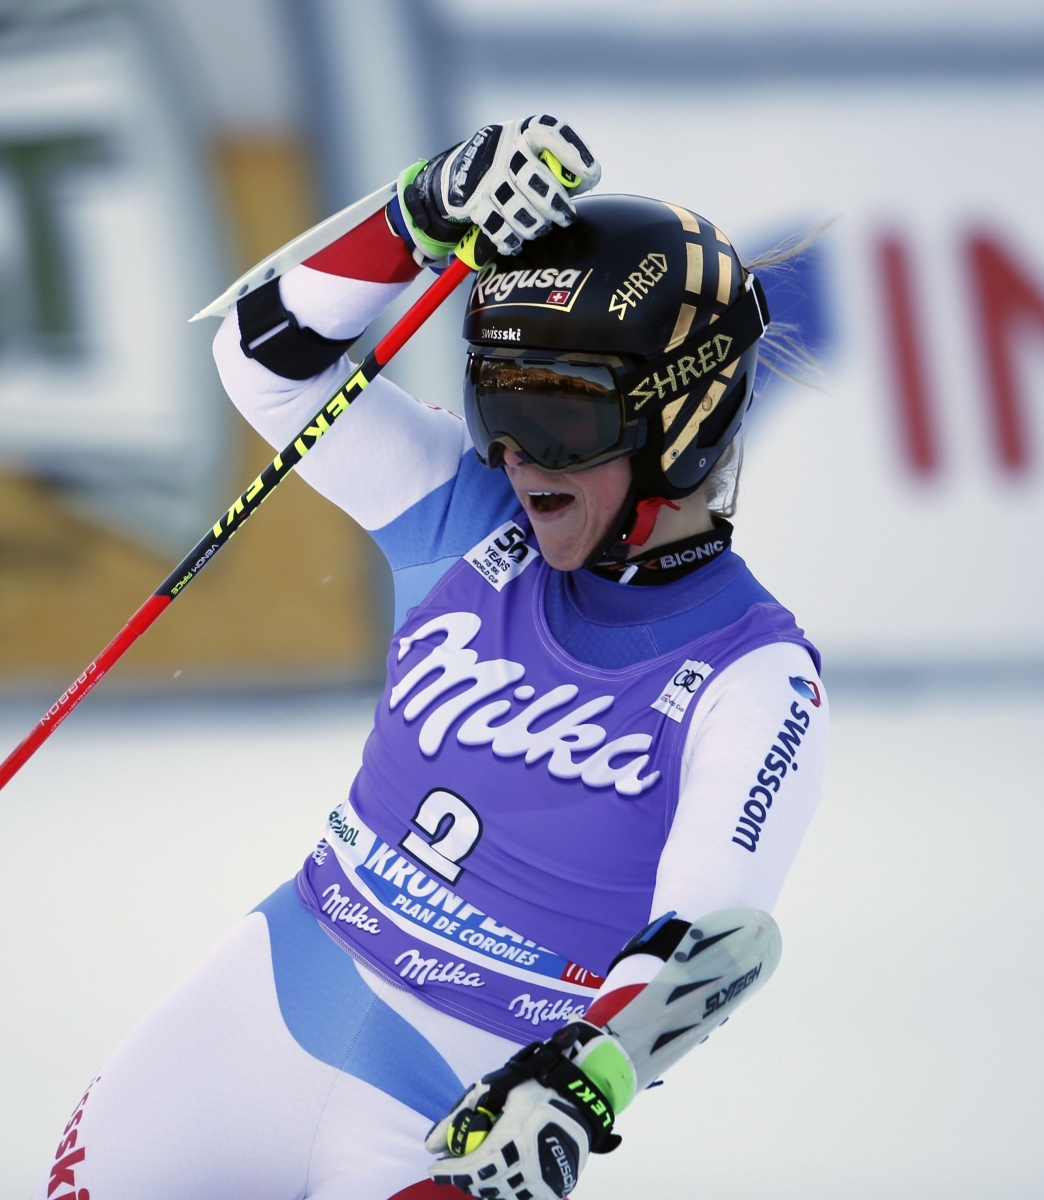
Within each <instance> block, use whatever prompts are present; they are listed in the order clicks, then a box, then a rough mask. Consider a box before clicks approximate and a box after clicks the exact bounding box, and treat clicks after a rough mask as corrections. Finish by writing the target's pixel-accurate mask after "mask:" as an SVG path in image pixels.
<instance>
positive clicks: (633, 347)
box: [464, 195, 769, 499]
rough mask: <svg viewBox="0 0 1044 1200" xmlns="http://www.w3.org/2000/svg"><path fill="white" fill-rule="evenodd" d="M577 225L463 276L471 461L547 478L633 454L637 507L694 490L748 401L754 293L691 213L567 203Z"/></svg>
mask: <svg viewBox="0 0 1044 1200" xmlns="http://www.w3.org/2000/svg"><path fill="white" fill-rule="evenodd" d="M576 210H577V219H576V221H575V222H574V224H573V225H571V226H570V227H569V228H568V229H560V228H555V229H553V230H552V232H551V233H550V234H549V235H548V236H546V237H544V238H541V239H539V240H536V241H533V242H528V243H526V244H525V245H524V246H523V248H522V250H521V252H520V253H519V254H518V255H517V256H515V257H511V258H506V257H497V258H494V259H492V260H491V261H490V262H489V263H487V264H486V266H485V267H483V269H482V270H481V271H480V272H479V273H478V275H477V277H476V279H475V282H474V284H473V286H472V290H471V296H470V298H469V301H468V307H467V312H466V315H465V318H464V337H465V338H466V339H467V341H468V342H469V343H470V349H471V353H470V356H469V362H468V371H467V376H466V379H465V387H464V392H465V397H464V399H465V413H466V416H467V421H468V427H469V430H470V432H471V435H472V437H473V439H474V441H475V446H476V449H477V451H478V453H479V455H480V457H482V458H483V459H484V460H485V461H488V462H490V463H491V464H493V465H495V464H496V462H497V461H499V456H500V454H502V450H503V447H510V448H511V449H513V450H515V451H516V453H519V454H521V455H522V457H523V458H524V459H526V460H528V461H531V462H534V463H536V465H538V466H540V467H542V468H543V469H544V470H548V471H571V470H579V469H581V468H583V467H586V466H592V465H595V464H596V463H599V462H604V461H606V460H608V459H610V458H615V457H619V456H621V455H624V454H627V455H632V456H634V459H635V462H634V468H635V480H636V484H637V495H638V496H639V497H641V496H654V495H657V496H664V497H666V498H668V499H677V498H678V497H679V496H683V495H687V494H688V493H689V492H692V491H693V490H694V489H695V488H697V487H698V486H699V485H700V483H702V482H703V480H704V479H705V478H706V477H707V475H708V474H709V473H710V471H711V469H712V468H713V467H714V464H715V463H716V462H717V461H718V459H719V458H720V456H721V454H722V452H723V451H724V450H725V448H726V447H727V446H728V444H729V443H730V442H731V441H732V439H733V437H734V436H735V435H736V433H737V431H738V429H739V427H740V424H741V423H742V421H743V417H744V415H745V413H746V411H747V408H748V407H749V404H750V399H751V394H752V390H753V386H754V371H755V367H756V364H757V354H758V351H757V343H758V340H759V338H760V337H761V336H762V334H763V333H764V332H765V328H766V326H767V325H768V321H769V316H768V307H767V304H766V303H765V297H764V293H763V292H762V290H761V286H760V284H759V283H758V281H757V280H756V279H755V278H754V276H752V275H750V274H749V273H748V272H747V271H746V270H745V269H744V267H743V264H742V263H741V262H740V260H739V257H738V256H737V254H736V251H735V250H734V249H733V247H732V245H731V243H730V242H729V240H728V239H727V238H726V237H725V235H724V234H723V233H721V231H720V230H719V229H718V228H717V227H716V226H715V225H713V224H712V223H711V222H710V221H708V220H706V219H705V218H704V217H701V216H698V215H696V214H695V213H692V212H690V211H689V210H688V209H685V208H680V207H678V206H677V205H673V204H666V203H664V202H662V201H659V200H651V199H647V198H645V197H642V196H603V195H594V196H581V197H580V198H579V199H578V200H577V201H576Z"/></svg>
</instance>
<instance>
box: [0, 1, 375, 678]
mask: <svg viewBox="0 0 1044 1200" xmlns="http://www.w3.org/2000/svg"><path fill="white" fill-rule="evenodd" d="M252 7H254V8H256V9H258V10H259V11H257V12H256V13H252V14H250V16H251V17H252V18H255V20H254V21H253V23H252V22H250V21H248V22H247V24H248V26H250V28H249V30H248V31H247V33H246V35H245V36H244V35H242V34H241V33H240V32H239V31H238V30H237V28H236V26H237V24H238V17H239V14H237V13H235V12H233V11H231V9H233V8H235V6H230V9H229V11H228V12H227V13H225V14H224V18H225V23H224V24H222V14H221V11H220V10H221V6H220V5H218V6H216V7H211V6H207V5H202V4H201V5H193V6H188V8H187V9H186V10H185V11H184V12H179V11H177V10H176V8H174V7H172V6H167V5H163V4H156V5H155V6H151V7H150V6H133V5H129V6H128V5H124V6H115V5H114V6H108V7H106V6H100V5H95V4H92V5H76V4H58V5H28V6H24V7H22V8H18V7H15V8H9V12H8V15H7V19H6V21H5V22H4V27H2V28H0V572H2V579H0V584H2V586H0V629H2V636H0V683H2V684H3V685H4V686H5V687H6V688H7V690H11V689H14V690H21V691H25V690H30V691H33V692H43V691H51V690H56V689H58V690H60V689H61V688H62V687H64V686H65V684H66V683H67V682H68V681H69V680H70V679H71V678H73V677H75V675H76V674H77V673H78V672H79V671H80V670H81V669H82V667H83V666H84V665H85V663H86V662H88V661H89V660H90V659H91V658H93V657H94V655H95V654H96V653H97V652H98V650H99V649H100V648H101V647H102V646H104V645H105V644H106V643H107V642H108V640H109V639H110V638H111V637H112V636H113V634H114V633H115V632H116V630H118V629H119V628H120V626H121V625H122V623H123V622H124V620H126V618H127V616H128V615H129V614H130V613H132V612H133V611H134V610H135V609H136V608H137V606H138V605H139V604H140V603H141V601H142V599H143V598H144V597H146V596H147V595H148V594H149V593H150V592H151V591H152V590H153V589H154V588H155V587H156V585H157V583H158V582H159V581H160V580H161V579H162V578H163V577H164V575H165V574H166V573H167V571H168V570H169V569H170V566H171V564H172V563H173V562H175V561H176V560H177V559H178V558H179V557H180V556H181V555H182V554H183V553H184V551H185V549H186V548H187V547H189V546H191V545H192V544H193V542H194V541H195V540H196V539H197V538H198V537H199V535H200V533H201V532H202V531H203V530H205V529H206V528H207V526H208V525H209V524H211V523H212V521H213V519H214V515H215V513H217V512H219V511H220V510H222V509H223V508H224V506H225V505H226V503H227V502H228V500H229V498H230V496H233V495H235V494H236V493H237V492H238V491H239V490H240V488H241V484H242V481H243V480H246V479H248V478H250V477H251V476H252V475H253V474H256V472H257V470H259V469H260V467H261V466H262V465H264V463H266V462H267V461H268V459H269V458H270V457H271V453H270V451H269V450H268V449H267V447H266V446H265V445H264V444H263V443H262V442H261V440H260V439H259V438H257V437H256V435H254V434H253V433H252V431H250V430H249V429H248V428H247V427H246V426H245V423H244V422H242V420H241V419H240V418H239V417H238V415H237V414H235V412H234V410H233V409H232V407H231V405H229V403H228V401H227V400H226V398H225V396H224V394H223V391H222V389H221V385H220V382H219V380H218V378H217V373H216V370H215V368H214V364H213V360H212V358H211V354H210V342H211V340H212V338H213V335H214V331H215V329H216V323H214V322H210V323H205V324H196V325H189V324H188V317H189V316H190V315H191V314H192V313H193V312H195V311H196V310H197V309H198V308H199V307H201V306H202V305H203V304H205V303H207V302H208V301H209V300H211V299H212V298H213V297H214V296H215V295H217V293H218V292H219V291H221V290H222V289H223V288H224V287H225V286H226V285H227V283H228V281H229V279H230V278H232V277H233V276H234V274H235V273H237V272H238V271H239V270H241V269H242V268H244V267H246V266H248V265H250V264H251V263H253V262H255V261H257V259H259V258H260V257H262V256H263V255H265V254H267V253H268V252H269V251H270V250H272V249H275V248H276V247H277V246H279V245H281V244H282V243H283V242H284V241H286V240H288V239H289V238H291V237H293V236H294V235H295V234H296V233H299V232H300V231H301V230H302V229H304V228H307V227H308V226H309V225H311V224H312V223H313V222H314V221H315V220H317V219H318V218H319V216H320V214H321V211H322V206H321V204H320V202H319V199H318V196H317V190H316V183H315V161H314V155H313V153H312V147H311V144H310V143H309V141H308V139H307V138H306V137H305V136H304V133H303V132H302V126H303V124H304V122H303V121H300V120H298V119H297V115H296V110H295V108H294V105H295V103H296V101H295V100H294V97H293V95H292V86H291V83H290V79H291V77H292V76H293V74H294V70H295V64H294V62H293V59H292V55H290V54H289V52H288V50H287V49H286V48H285V46H284V45H283V42H282V39H281V37H280V35H279V30H278V20H277V18H278V14H277V13H275V12H274V11H270V12H268V13H267V24H266V23H265V21H264V20H263V18H264V17H265V16H266V14H265V13H264V12H263V11H260V10H261V9H262V8H263V6H252ZM258 24H260V27H258ZM208 27H209V28H208ZM266 34H267V37H266V36H265V35H266ZM215 40H217V41H218V42H219V43H220V45H219V47H218V54H217V56H215V55H214V49H215V47H214V42H215ZM203 50H205V51H206V53H201V51H203ZM223 50H224V51H229V53H227V54H224V53H222V51H223ZM208 54H209V57H208ZM238 80H245V81H246V83H247V87H246V91H245V93H244V91H243V90H242V89H240V90H239V91H237V90H236V87H237V81H238ZM229 94H231V95H232V97H233V103H231V104H229V103H228V102H227V100H228V96H229ZM374 563H375V559H374V556H372V554H371V551H370V548H369V542H368V539H366V538H365V537H364V536H363V535H362V534H361V532H360V531H359V530H358V529H357V527H356V526H355V525H354V524H353V522H351V520H350V519H349V518H348V517H346V516H345V515H344V514H343V513H340V512H338V511H336V510H334V509H332V508H331V507H330V506H329V505H328V504H326V503H325V502H323V501H321V500H320V499H319V497H317V496H315V495H314V494H313V493H311V492H310V490H309V489H308V488H306V487H305V486H304V485H303V484H301V482H300V481H299V480H297V479H296V478H294V479H291V480H289V481H288V483H287V484H286V485H285V486H284V487H283V488H281V489H280V499H279V503H278V504H277V505H271V506H267V508H266V510H264V511H263V512H262V513H260V514H259V515H258V516H257V518H255V520H254V521H252V522H251V529H250V536H249V537H248V538H243V539H239V540H238V543H237V544H236V545H235V546H234V547H232V548H230V549H229V550H228V551H227V552H226V554H225V555H222V558H221V560H219V561H218V562H217V563H215V564H214V566H213V567H211V569H210V570H208V571H207V573H206V574H205V575H204V576H203V577H202V578H201V579H200V580H199V582H198V584H197V585H196V586H194V587H193V588H192V589H191V593H192V594H190V595H186V596H185V598H184V599H183V600H182V601H181V602H180V603H179V604H178V606H177V608H176V609H175V610H174V611H173V612H172V613H171V614H169V618H170V619H168V620H164V621H163V622H161V623H160V624H159V625H158V626H157V627H156V628H155V629H154V630H153V636H150V637H148V638H144V639H142V640H141V641H140V642H139V643H138V644H137V645H136V646H135V647H134V649H133V650H132V651H131V652H130V654H128V655H127V657H126V659H125V660H124V661H123V662H122V663H121V664H120V667H119V669H118V670H117V671H116V672H114V674H113V677H112V680H111V681H110V683H109V684H108V685H107V686H109V687H110V688H112V689H114V690H117V691H118V690H120V689H126V688H127V687H132V688H135V689H140V688H141V687H146V688H150V689H153V690H155V689H157V688H158V689H160V690H162V689H165V688H168V687H186V686H187V687H193V686H196V687H199V686H203V687H212V686H229V685H232V686H244V685H255V684H262V685H268V686H270V685H272V684H278V685H285V684H302V683H304V684H314V683H324V684H329V683H331V682H335V683H346V682H348V683H351V682H359V681H365V680H369V679H372V678H373V677H374V674H375V671H376V670H378V669H379V663H380V662H381V661H382V659H383V654H382V653H381V651H380V650H379V648H378V646H379V641H380V639H379V637H377V636H376V631H377V629H378V628H379V627H381V625H382V621H381V617H380V604H379V601H378V600H377V594H378V591H379V588H380V582H381V579H382V577H381V575H380V574H379V573H378V572H377V571H375V570H374V569H373V567H374ZM375 581H376V582H375Z"/></svg>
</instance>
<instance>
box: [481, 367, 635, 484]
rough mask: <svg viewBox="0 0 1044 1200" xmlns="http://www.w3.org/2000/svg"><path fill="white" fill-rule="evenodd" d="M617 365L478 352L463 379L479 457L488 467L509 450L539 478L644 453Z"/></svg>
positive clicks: (495, 464)
mask: <svg viewBox="0 0 1044 1200" xmlns="http://www.w3.org/2000/svg"><path fill="white" fill-rule="evenodd" d="M617 372H619V373H620V374H621V375H622V373H623V372H622V369H621V367H620V364H619V360H618V359H617V360H614V361H610V360H609V359H607V358H599V356H597V355H584V356H583V359H582V360H577V359H575V358H573V357H571V356H566V357H562V358H549V357H546V356H543V355H539V354H534V355H529V354H523V355H519V356H517V357H508V356H504V355H500V354H495V353H494V354H480V353H476V352H474V351H473V352H472V353H471V354H470V355H469V358H468V369H467V373H466V375H465V378H464V416H465V419H466V420H467V423H468V432H469V433H470V434H471V438H472V441H473V442H474V443H475V449H476V450H477V451H478V453H479V456H480V457H481V458H482V459H483V461H485V462H487V463H488V464H489V465H490V466H492V467H495V466H499V465H500V463H501V462H502V461H503V456H504V450H505V449H507V450H513V451H514V452H515V453H516V454H517V455H518V456H519V457H520V458H521V459H522V460H523V461H524V462H529V463H533V464H535V465H536V466H538V467H540V468H541V470H544V471H550V472H557V473H564V472H567V471H579V470H582V469H583V468H585V467H593V466H597V465H598V463H602V462H607V461H608V460H609V459H611V458H618V457H619V456H620V455H623V454H629V453H631V452H632V451H633V450H636V449H638V448H639V446H640V445H641V442H642V440H643V435H644V431H645V422H644V420H635V419H632V420H630V421H629V420H628V419H627V409H626V405H625V402H624V395H623V392H622V391H621V388H620V385H619V382H618V379H617Z"/></svg>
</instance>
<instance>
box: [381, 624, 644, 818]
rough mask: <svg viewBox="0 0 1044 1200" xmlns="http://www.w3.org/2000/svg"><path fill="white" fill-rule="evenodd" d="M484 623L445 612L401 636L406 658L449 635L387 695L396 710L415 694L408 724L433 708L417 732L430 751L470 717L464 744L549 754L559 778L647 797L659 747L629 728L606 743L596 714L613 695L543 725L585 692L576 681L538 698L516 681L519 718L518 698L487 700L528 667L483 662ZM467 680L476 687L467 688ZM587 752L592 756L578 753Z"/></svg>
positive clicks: (529, 755) (503, 754) (514, 753)
mask: <svg viewBox="0 0 1044 1200" xmlns="http://www.w3.org/2000/svg"><path fill="white" fill-rule="evenodd" d="M481 628H482V621H481V619H480V618H479V617H478V615H477V614H476V613H471V612H452V613H443V614H442V615H441V616H438V617H434V618H432V620H430V621H428V622H427V623H426V624H424V625H422V626H421V627H420V629H418V630H417V631H416V633H412V634H409V635H408V636H406V637H402V638H400V639H399V654H398V661H400V662H401V661H402V659H404V658H405V657H406V655H407V654H409V652H410V651H411V650H412V649H413V647H414V645H415V644H416V643H417V642H422V641H424V640H425V639H426V638H430V637H433V636H435V635H436V634H445V638H444V640H443V641H442V642H441V643H440V644H439V645H438V646H436V647H435V648H434V649H433V650H432V651H431V652H430V653H429V654H427V655H426V656H425V657H424V658H422V659H421V660H420V662H418V663H416V664H415V665H414V666H413V667H412V669H411V670H410V671H408V672H407V673H406V674H405V675H404V676H403V677H402V679H400V680H399V681H398V683H396V684H395V686H394V687H393V688H392V690H391V694H390V696H389V697H388V707H389V709H390V710H391V711H392V712H394V711H395V710H396V709H397V708H398V707H399V705H400V704H402V702H403V701H404V700H406V697H407V696H410V693H411V692H412V693H414V694H413V695H412V696H410V699H409V701H408V702H407V703H406V705H405V707H404V708H403V710H402V716H403V719H404V720H405V721H407V722H410V721H415V720H416V719H417V718H418V717H419V716H420V715H421V714H422V713H424V712H427V713H428V716H427V718H426V720H425V721H424V724H423V725H421V727H420V730H419V732H418V735H417V742H418V744H419V746H420V750H421V753H422V754H423V755H424V756H425V757H427V758H431V757H433V756H434V755H435V754H437V753H438V751H439V748H440V747H441V745H442V743H443V740H444V739H445V737H446V734H447V733H448V732H449V730H450V727H451V726H452V725H453V723H454V721H456V720H457V719H458V718H460V717H465V715H466V719H465V720H464V721H463V723H462V724H461V725H460V727H459V728H458V730H457V735H456V736H457V741H458V743H459V744H460V745H462V746H489V747H490V749H491V750H492V751H493V753H494V754H495V755H496V756H497V757H498V758H519V757H523V756H524V758H525V762H526V764H527V765H529V764H532V763H535V762H539V761H540V760H541V759H542V758H546V759H547V760H548V761H547V770H548V773H549V774H551V775H552V776H554V778H555V779H580V780H581V781H582V782H583V783H585V784H586V785H587V786H588V787H591V788H603V787H613V788H615V789H616V791H617V793H618V794H619V795H621V796H640V795H641V794H642V792H644V791H645V790H646V789H647V788H651V787H652V786H653V784H654V783H655V782H656V781H657V780H658V779H659V778H660V772H659V771H651V772H650V773H649V774H648V775H642V773H641V772H642V771H643V770H644V769H645V767H646V766H647V765H648V763H649V755H648V754H647V753H645V751H647V750H648V749H649V747H650V746H651V745H652V737H651V736H650V735H649V734H647V733H630V734H624V735H623V736H622V737H618V738H613V739H612V740H611V741H606V738H607V737H608V736H609V735H608V734H607V733H606V731H605V729H603V728H602V726H601V725H597V724H595V723H594V722H593V721H592V720H591V719H590V718H591V717H594V716H597V715H598V714H599V713H602V712H605V711H606V709H608V708H611V707H612V704H613V700H614V699H615V697H613V696H596V697H595V698H594V699H593V700H588V701H586V702H585V703H584V704H580V705H578V706H577V707H576V708H574V709H572V710H571V711H570V712H567V713H566V714H565V715H564V716H561V717H559V718H558V720H557V721H554V722H553V723H552V724H550V725H545V726H544V727H543V728H541V729H534V728H533V726H534V725H536V724H537V723H538V722H540V721H541V720H542V719H546V717H547V715H548V714H549V713H552V712H554V711H555V710H556V709H561V708H565V707H566V706H567V705H569V704H570V703H572V701H573V700H575V699H576V695H577V693H578V692H579V690H580V689H579V688H578V687H577V686H576V684H573V683H563V684H561V685H559V686H558V687H555V688H552V689H551V690H550V691H549V692H545V693H544V695H542V696H536V697H534V689H533V688H532V687H530V686H529V685H527V684H522V685H521V686H515V687H514V690H513V692H512V698H513V699H514V700H515V701H518V702H520V703H523V704H525V707H524V708H523V709H522V710H521V711H520V712H516V713H515V715H514V716H510V714H511V712H512V701H511V700H508V699H506V698H501V699H499V700H493V701H491V702H490V703H488V704H486V703H483V701H486V700H489V699H490V697H491V696H494V695H495V694H496V693H497V692H502V691H504V689H505V688H509V687H512V686H513V685H518V684H520V683H521V680H522V678H523V677H524V676H525V673H526V669H525V667H524V666H523V665H522V664H521V663H518V662H513V661H512V660H511V659H509V658H492V659H486V660H484V661H480V660H479V656H478V654H477V652H476V651H474V650H471V649H468V645H469V643H470V642H471V641H473V640H474V638H475V637H476V636H477V635H478V632H479V630H480V629H481ZM422 684H423V685H425V686H421V685H422ZM465 684H467V685H469V686H468V687H466V688H464V690H461V688H462V686H463V685H465ZM443 697H448V698H447V699H443ZM527 702H528V703H527ZM476 706H480V707H476ZM469 710H470V711H469ZM505 717H509V719H508V720H504V718H505ZM494 722H497V723H496V724H494ZM588 752H590V753H588ZM582 754H587V757H586V758H579V759H578V758H574V757H573V756H574V755H582Z"/></svg>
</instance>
